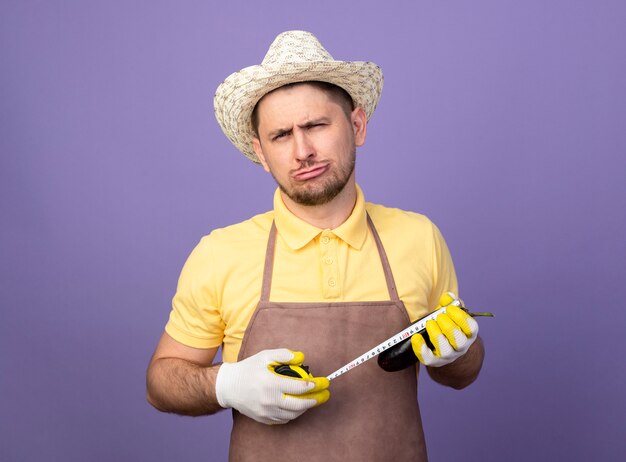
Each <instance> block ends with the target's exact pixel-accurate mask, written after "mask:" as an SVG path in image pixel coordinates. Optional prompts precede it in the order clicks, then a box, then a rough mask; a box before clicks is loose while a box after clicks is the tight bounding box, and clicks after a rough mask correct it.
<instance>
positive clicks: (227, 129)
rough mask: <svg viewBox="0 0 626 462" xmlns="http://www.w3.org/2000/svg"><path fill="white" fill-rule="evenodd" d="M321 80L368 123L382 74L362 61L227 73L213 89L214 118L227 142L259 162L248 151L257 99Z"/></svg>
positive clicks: (310, 63)
mask: <svg viewBox="0 0 626 462" xmlns="http://www.w3.org/2000/svg"><path fill="white" fill-rule="evenodd" d="M307 81H322V82H328V83H332V84H334V85H337V86H339V87H341V88H343V89H344V90H346V91H347V92H348V94H349V95H350V96H351V97H352V100H353V101H354V105H355V106H356V107H362V108H363V110H364V111H365V113H366V115H367V118H368V120H369V119H370V118H371V117H372V115H373V114H374V110H375V109H376V106H377V105H378V101H379V99H380V94H381V92H382V88H383V74H382V71H381V69H380V67H378V66H377V65H376V64H374V63H371V62H365V61H313V62H307V63H291V64H288V65H287V64H285V65H281V66H277V67H267V66H263V65H258V66H250V67H246V68H244V69H242V70H241V71H239V72H235V73H234V74H231V75H230V76H229V77H227V78H226V80H224V82H222V83H221V84H220V86H219V87H218V88H217V91H216V93H215V98H214V99H213V105H214V108H215V117H216V118H217V121H218V123H219V124H220V127H221V128H222V130H223V131H224V133H225V134H226V136H227V137H228V139H229V140H230V141H231V142H232V143H233V144H234V145H235V146H236V147H237V149H239V150H240V151H241V152H242V153H243V154H244V155H245V156H246V157H248V158H249V159H250V160H252V161H253V162H256V163H259V159H258V158H257V156H256V154H255V153H254V149H253V148H252V139H253V138H254V137H255V133H254V129H253V127H252V122H251V116H252V111H253V110H254V107H255V106H256V104H257V103H258V102H259V100H260V99H261V98H262V97H263V96H265V95H266V94H267V93H269V92H270V91H272V90H275V89H276V88H279V87H282V86H284V85H287V84H290V83H297V82H307Z"/></svg>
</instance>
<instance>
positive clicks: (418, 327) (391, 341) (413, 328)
mask: <svg viewBox="0 0 626 462" xmlns="http://www.w3.org/2000/svg"><path fill="white" fill-rule="evenodd" d="M447 306H461V301H460V300H459V299H458V298H457V299H455V300H454V301H452V303H450V304H449V305H447ZM447 306H444V307H443V308H439V309H438V310H435V311H433V312H432V313H430V314H429V315H428V316H424V317H423V318H421V319H419V320H418V321H416V322H414V323H413V324H411V325H410V326H409V327H407V328H406V329H404V330H403V331H400V332H398V333H397V334H395V335H394V336H392V337H389V338H388V339H387V340H385V341H384V342H382V343H381V344H379V345H376V346H375V347H374V348H372V349H371V350H369V351H368V352H367V353H365V354H362V355H361V356H359V357H358V358H356V359H353V360H352V361H350V362H349V363H348V364H346V365H345V366H341V367H340V368H339V369H337V370H336V371H335V372H333V373H332V374H330V375H329V376H327V377H326V378H327V379H328V380H333V379H336V378H337V377H339V376H340V375H343V374H345V373H346V372H348V371H349V370H352V369H354V368H355V367H357V366H360V365H361V364H363V363H364V362H365V361H368V360H370V359H372V358H373V357H375V356H378V355H379V354H381V353H382V352H383V351H385V350H388V349H389V348H391V347H392V346H394V345H396V344H398V343H400V342H401V341H402V340H405V339H407V338H409V337H410V336H412V335H414V334H417V333H418V332H419V331H422V330H424V329H426V323H427V322H428V321H430V320H434V319H435V318H436V317H437V316H439V315H440V314H442V313H445V312H446V308H447Z"/></svg>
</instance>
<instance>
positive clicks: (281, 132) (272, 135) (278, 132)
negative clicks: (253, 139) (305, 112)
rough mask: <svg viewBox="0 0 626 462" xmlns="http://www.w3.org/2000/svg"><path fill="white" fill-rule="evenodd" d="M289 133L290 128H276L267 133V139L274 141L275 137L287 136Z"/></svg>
mask: <svg viewBox="0 0 626 462" xmlns="http://www.w3.org/2000/svg"><path fill="white" fill-rule="evenodd" d="M291 131H292V129H291V128H277V129H276V130H273V131H271V132H269V134H268V137H269V138H270V139H274V138H276V137H277V136H281V135H287V134H289V133H291Z"/></svg>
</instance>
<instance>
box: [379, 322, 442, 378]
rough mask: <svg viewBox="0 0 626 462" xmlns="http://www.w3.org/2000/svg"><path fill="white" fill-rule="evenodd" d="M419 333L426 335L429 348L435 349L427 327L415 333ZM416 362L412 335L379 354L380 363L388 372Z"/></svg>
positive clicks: (404, 367)
mask: <svg viewBox="0 0 626 462" xmlns="http://www.w3.org/2000/svg"><path fill="white" fill-rule="evenodd" d="M418 334H421V335H422V337H424V340H425V341H426V345H427V346H428V348H430V349H431V350H434V349H435V346H434V345H433V344H432V342H431V341H430V337H429V336H428V332H426V329H423V330H421V331H419V332H418V333H416V334H414V335H418ZM415 363H417V356H416V355H415V353H414V352H413V346H412V345H411V337H409V338H407V339H405V340H402V341H401V342H400V343H398V344H397V345H394V346H392V347H391V348H389V349H388V350H385V351H383V352H382V353H381V354H379V355H378V365H379V366H380V367H381V368H382V369H383V370H385V371H387V372H396V371H401V370H402V369H406V368H407V367H409V366H412V365H413V364H415Z"/></svg>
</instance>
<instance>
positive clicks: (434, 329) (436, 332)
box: [426, 315, 447, 356]
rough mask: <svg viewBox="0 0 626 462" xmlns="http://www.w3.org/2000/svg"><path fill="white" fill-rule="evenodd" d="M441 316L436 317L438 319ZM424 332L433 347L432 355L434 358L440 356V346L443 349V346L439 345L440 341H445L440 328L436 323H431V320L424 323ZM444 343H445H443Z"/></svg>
mask: <svg viewBox="0 0 626 462" xmlns="http://www.w3.org/2000/svg"><path fill="white" fill-rule="evenodd" d="M441 316H442V315H439V316H437V319H439V318H440V317H441ZM426 332H428V337H430V342H431V343H432V344H433V346H434V347H435V349H434V351H433V353H434V354H435V356H441V350H442V346H443V347H444V348H445V345H441V340H442V339H444V340H445V336H444V335H443V333H442V332H441V327H440V326H439V323H438V322H437V321H433V320H432V319H431V320H429V321H426ZM444 343H447V341H446V342H444Z"/></svg>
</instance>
